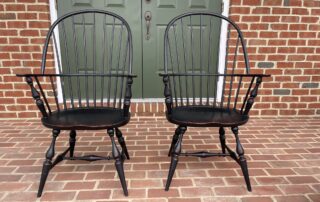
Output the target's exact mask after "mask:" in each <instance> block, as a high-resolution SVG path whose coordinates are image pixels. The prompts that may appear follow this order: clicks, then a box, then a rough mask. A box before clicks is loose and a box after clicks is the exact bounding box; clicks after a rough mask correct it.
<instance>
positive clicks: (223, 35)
mask: <svg viewBox="0 0 320 202" xmlns="http://www.w3.org/2000/svg"><path fill="white" fill-rule="evenodd" d="M222 3H223V10H222V15H224V16H226V17H228V16H229V7H230V0H222ZM49 6H50V20H51V24H52V23H53V22H54V21H56V20H57V18H58V12H57V5H56V0H49ZM227 29H228V23H227V22H226V21H225V20H223V21H222V25H221V31H220V45H219V47H220V50H219V65H218V72H219V74H223V73H224V69H225V65H226V64H225V58H226V46H227V32H228V30H227ZM55 36H56V39H57V41H59V33H58V30H55ZM57 49H58V50H54V51H55V52H58V54H60V53H61V52H60V44H59V43H58V47H57ZM53 55H54V64H55V69H56V73H57V74H58V73H59V65H58V59H57V56H56V54H55V53H53ZM59 58H61V56H60V55H59ZM57 84H58V85H57V86H59V88H58V101H59V103H62V101H63V100H62V89H61V85H60V78H58V79H57ZM222 85H223V79H222V77H219V80H218V87H217V89H218V91H217V98H218V99H217V101H218V102H219V101H220V99H221V94H222ZM132 101H133V102H162V101H163V98H144V99H143V98H137V99H132Z"/></svg>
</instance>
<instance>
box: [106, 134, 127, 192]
mask: <svg viewBox="0 0 320 202" xmlns="http://www.w3.org/2000/svg"><path fill="white" fill-rule="evenodd" d="M108 134H109V136H110V139H111V145H112V157H113V158H114V159H115V161H116V162H115V166H116V169H117V172H118V175H119V178H120V182H121V186H122V189H123V193H124V195H125V196H128V189H127V184H126V179H125V175H124V170H123V159H122V157H121V155H120V152H119V149H118V147H117V145H116V142H115V140H114V130H113V129H108Z"/></svg>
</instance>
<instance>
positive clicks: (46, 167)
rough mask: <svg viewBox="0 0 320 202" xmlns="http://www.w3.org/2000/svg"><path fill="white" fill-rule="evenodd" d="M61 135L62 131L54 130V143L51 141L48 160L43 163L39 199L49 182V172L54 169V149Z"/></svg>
mask: <svg viewBox="0 0 320 202" xmlns="http://www.w3.org/2000/svg"><path fill="white" fill-rule="evenodd" d="M59 134H60V130H56V129H53V130H52V141H51V144H50V147H49V149H48V150H47V153H46V160H45V161H44V163H43V167H42V173H41V177H40V184H39V189H38V194H37V197H40V196H41V195H42V191H43V188H44V185H45V183H46V181H47V177H48V175H49V171H50V170H51V168H52V158H53V157H54V154H55V148H54V147H55V144H56V139H57V137H58V136H59Z"/></svg>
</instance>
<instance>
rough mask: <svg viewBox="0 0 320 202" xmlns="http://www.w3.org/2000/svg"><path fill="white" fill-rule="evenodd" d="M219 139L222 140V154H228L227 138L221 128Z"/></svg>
mask: <svg viewBox="0 0 320 202" xmlns="http://www.w3.org/2000/svg"><path fill="white" fill-rule="evenodd" d="M219 134H220V136H219V139H220V144H221V149H222V153H224V154H225V153H226V136H225V131H224V128H223V127H220V128H219Z"/></svg>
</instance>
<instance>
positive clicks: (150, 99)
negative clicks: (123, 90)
mask: <svg viewBox="0 0 320 202" xmlns="http://www.w3.org/2000/svg"><path fill="white" fill-rule="evenodd" d="M131 102H164V98H133V99H131Z"/></svg>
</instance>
